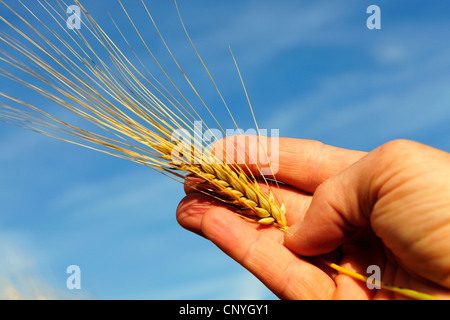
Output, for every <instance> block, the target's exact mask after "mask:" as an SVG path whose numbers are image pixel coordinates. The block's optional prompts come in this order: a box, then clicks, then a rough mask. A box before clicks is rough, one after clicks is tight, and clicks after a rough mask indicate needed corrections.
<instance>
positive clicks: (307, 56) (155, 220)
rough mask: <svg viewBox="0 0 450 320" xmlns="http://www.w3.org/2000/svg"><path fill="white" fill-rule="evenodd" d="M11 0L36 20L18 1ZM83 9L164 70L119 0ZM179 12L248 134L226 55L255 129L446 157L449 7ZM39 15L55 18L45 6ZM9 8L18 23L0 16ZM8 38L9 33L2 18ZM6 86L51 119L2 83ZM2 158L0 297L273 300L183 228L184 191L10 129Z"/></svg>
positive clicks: (189, 66) (164, 13) (0, 86)
mask: <svg viewBox="0 0 450 320" xmlns="http://www.w3.org/2000/svg"><path fill="white" fill-rule="evenodd" d="M50 2H51V3H53V2H52V1H50ZM124 2H125V4H126V8H127V10H129V12H130V14H131V15H132V16H133V18H134V20H135V21H136V22H138V25H139V28H142V29H141V30H145V36H146V37H147V38H146V39H147V40H148V43H149V44H150V46H151V48H152V50H154V52H155V54H156V55H157V56H158V58H159V59H160V60H161V62H162V63H163V65H164V67H165V68H166V69H167V70H168V71H169V72H170V74H173V75H174V79H176V81H177V84H179V85H180V88H181V89H182V90H183V92H186V94H187V96H188V97H189V100H190V101H193V104H194V105H196V106H199V108H201V105H200V104H199V102H198V100H197V99H196V98H195V96H194V95H193V94H192V92H190V91H189V88H188V87H187V86H186V85H185V84H183V81H182V77H181V76H180V75H179V72H177V69H176V68H175V67H174V66H173V63H171V61H170V57H168V56H167V52H165V49H164V48H163V46H162V44H161V42H160V40H159V38H157V35H156V34H155V32H154V30H153V29H152V26H151V23H150V21H149V20H148V18H146V16H145V12H143V10H142V7H141V4H140V1H135V0H131V1H124ZM8 3H12V4H13V6H14V8H17V9H18V10H19V11H20V12H22V13H23V14H24V15H26V12H25V10H24V9H23V8H21V6H20V5H19V4H17V3H16V2H15V1H14V2H13V1H8ZM371 4H376V5H378V6H379V7H380V8H381V29H380V30H369V29H368V28H367V27H366V19H367V18H368V17H369V15H368V14H367V13H366V8H367V7H368V6H369V5H371ZM84 5H85V7H86V8H87V9H88V10H89V12H90V14H91V15H92V16H93V17H94V18H95V19H96V20H97V22H99V23H100V24H101V25H102V26H104V27H105V30H107V32H108V33H110V35H111V37H113V38H114V39H118V40H117V41H118V42H119V43H120V35H118V34H117V32H116V31H115V29H114V27H113V25H112V23H111V21H110V19H109V16H108V14H107V13H108V12H110V13H111V15H112V16H113V17H114V19H115V20H116V21H117V22H118V24H119V25H120V27H121V28H122V30H123V31H124V32H125V33H126V34H127V37H128V38H129V39H130V42H131V43H132V44H133V43H134V44H135V46H134V45H133V48H134V50H135V51H136V52H137V53H138V54H139V55H140V57H141V58H142V61H144V63H145V64H146V65H148V67H149V68H151V70H154V69H155V65H154V63H153V61H152V59H151V57H149V55H148V54H147V53H146V51H145V48H143V47H142V45H139V41H138V39H137V37H136V34H135V33H134V32H133V29H132V28H131V27H130V25H129V23H128V21H127V20H126V17H125V16H124V14H123V12H122V11H121V9H120V6H119V5H118V4H117V3H116V2H115V1H106V0H95V1H89V3H85V4H84ZM179 7H180V10H181V13H182V16H183V19H184V22H185V24H186V26H187V28H188V30H189V32H190V35H191V37H192V39H193V41H194V42H195V44H196V46H197V49H198V50H199V52H200V54H201V55H202V58H203V59H204V61H205V63H206V64H207V66H208V68H209V69H210V71H211V73H212V75H213V77H214V79H215V80H216V82H217V84H218V85H219V87H220V89H221V92H222V94H223V95H224V97H225V99H226V101H227V103H228V105H229V106H230V108H231V110H232V112H233V114H234V116H235V117H236V120H237V122H238V124H239V125H240V127H242V128H244V129H246V128H253V127H254V125H253V123H252V119H251V114H250V112H249V110H248V107H247V104H246V98H245V95H244V92H243V90H242V86H241V84H240V81H239V77H238V75H237V72H236V69H235V67H234V64H233V60H232V58H231V55H230V53H229V50H228V46H231V48H232V49H233V53H234V54H235V56H236V59H237V61H238V63H239V67H240V70H241V72H242V74H243V77H244V81H245V84H246V87H247V90H248V93H249V95H250V99H251V101H252V105H253V107H254V110H255V113H256V117H257V120H258V123H259V126H260V127H261V128H267V129H279V130H280V136H288V137H296V138H303V139H314V140H320V141H322V142H324V143H327V144H331V145H336V146H339V147H343V148H350V149H359V150H365V151H369V150H371V149H373V148H375V147H377V146H379V145H380V144H383V143H385V142H387V141H389V140H392V139H398V138H406V139H412V140H416V141H419V142H422V143H425V144H429V145H432V146H434V147H437V148H441V149H443V150H446V151H450V130H449V124H450V90H449V88H450V72H449V71H450V41H449V39H450V37H449V36H450V20H449V18H448V12H449V11H450V4H449V3H448V2H447V1H395V2H393V1H356V0H355V1H347V0H345V1H331V0H329V1H300V0H296V1H265V0H259V1H247V0H240V1H182V0H180V1H179ZM30 8H33V10H36V12H37V13H39V14H40V15H42V16H45V13H44V12H42V10H41V9H40V8H39V7H38V6H37V5H32V6H30ZM149 8H150V10H151V13H152V15H153V17H154V18H155V20H156V22H157V24H158V26H159V28H160V30H161V32H162V33H163V34H164V36H165V38H166V40H167V43H168V45H169V47H170V48H171V50H172V52H173V53H174V54H175V56H176V57H177V59H179V61H180V63H181V65H182V67H183V69H184V71H185V72H186V74H187V75H188V76H189V78H190V79H191V80H192V81H193V83H194V85H195V86H196V87H197V88H198V90H199V93H200V94H201V96H202V98H204V99H205V101H206V103H207V104H208V105H209V106H211V107H212V109H213V111H214V113H215V114H217V115H218V117H219V119H220V122H221V124H223V126H224V127H225V128H232V127H233V126H232V122H231V120H230V119H229V118H228V117H227V115H226V112H225V111H224V108H223V107H222V105H221V103H220V98H219V97H218V95H217V93H216V92H215V90H214V87H213V86H212V84H211V83H210V81H209V79H208V76H207V75H206V74H205V72H204V70H203V69H202V67H201V65H200V63H199V62H198V60H197V59H196V56H195V53H194V52H193V51H192V48H191V47H190V45H189V43H188V41H187V39H186V37H185V35H184V33H183V30H182V29H181V26H180V23H179V21H178V18H177V13H176V9H175V6H174V4H173V3H172V2H171V1H157V0H155V1H151V2H150V3H149ZM0 14H1V15H2V16H4V17H5V18H6V19H10V20H11V21H16V20H14V17H13V16H12V15H11V14H10V13H8V12H7V11H6V9H5V8H4V7H1V9H0ZM0 30H1V31H2V32H10V30H9V29H8V27H7V26H5V25H4V24H3V23H2V24H0ZM122 45H124V44H123V43H122ZM124 47H125V45H124ZM128 54H131V53H129V52H128ZM2 67H4V65H2ZM155 74H157V75H158V74H159V73H158V71H155ZM159 76H161V74H159ZM0 91H2V92H8V93H9V94H12V95H16V96H18V97H20V98H22V99H33V101H32V102H33V103H35V104H36V105H39V106H41V107H43V108H44V107H46V106H48V108H50V109H51V110H53V109H55V106H52V105H51V104H49V103H48V102H46V101H45V100H44V99H43V98H41V97H38V96H35V95H33V94H31V93H25V91H24V90H23V89H21V88H19V87H17V86H13V85H11V82H9V81H6V80H5V79H3V78H0ZM2 101H4V100H2ZM211 126H212V127H214V123H211ZM0 150H1V152H0V204H1V205H0V208H1V209H0V285H1V284H3V286H2V287H3V288H5V285H4V283H15V284H16V287H18V288H19V289H20V290H23V294H24V295H25V296H27V295H28V296H30V297H33V296H35V295H36V292H40V293H41V294H43V295H47V296H50V297H55V298H60V297H63V298H67V297H68V298H85V297H89V298H99V299H246V298H255V299H259V298H262V299H264V298H269V299H271V298H274V296H273V295H272V294H271V293H270V292H269V291H268V290H267V289H266V288H265V287H264V286H263V285H262V284H260V283H259V281H258V280H257V279H256V278H254V277H253V276H252V275H251V274H249V273H248V272H247V271H246V270H244V269H243V268H242V267H240V266H239V265H238V264H237V263H235V262H234V261H232V260H231V259H230V258H228V257H227V256H225V255H224V254H223V253H222V252H221V251H220V250H218V249H217V248H215V247H214V246H213V245H212V244H211V243H209V242H208V241H207V240H205V239H203V238H200V237H198V236H196V235H194V234H191V233H189V232H188V231H185V230H184V229H182V228H181V227H179V225H178V224H177V222H176V220H175V210H176V207H177V204H178V202H179V201H180V200H181V199H182V197H183V189H182V186H181V185H179V184H178V183H176V182H174V181H171V180H170V179H167V178H166V177H165V176H162V175H160V174H158V173H156V172H153V171H152V170H150V169H148V168H146V167H144V166H140V165H137V164H134V163H131V162H127V161H125V160H122V159H118V158H114V157H109V156H107V155H104V154H102V153H98V152H94V151H91V150H88V149H84V148H81V147H77V146H73V145H69V144H66V143H64V142H60V141H57V140H54V139H50V138H48V137H45V136H42V135H39V134H36V133H33V132H29V131H26V130H24V129H21V128H17V127H14V126H11V125H7V124H3V123H1V124H0ZM72 264H76V265H79V266H80V268H81V285H82V289H81V290H78V291H76V290H72V291H71V290H68V289H67V288H66V279H67V277H68V274H66V268H67V267H68V266H69V265H72ZM0 293H1V291H0Z"/></svg>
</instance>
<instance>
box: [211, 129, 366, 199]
mask: <svg viewBox="0 0 450 320" xmlns="http://www.w3.org/2000/svg"><path fill="white" fill-rule="evenodd" d="M212 150H213V152H214V153H215V155H216V157H217V158H219V159H222V160H226V162H227V163H235V162H236V163H237V164H238V165H240V166H241V167H242V168H243V169H244V170H247V171H250V172H252V173H253V174H254V175H255V176H257V175H260V172H261V170H262V171H263V173H264V175H266V176H268V177H270V176H272V175H275V177H276V179H277V180H278V181H282V182H284V183H287V184H289V185H291V186H293V187H296V188H298V189H300V190H303V191H306V192H309V193H313V192H314V190H315V189H316V188H317V186H318V185H319V184H321V183H322V182H323V181H325V180H326V179H328V178H329V177H331V176H333V175H335V174H337V173H339V172H341V171H342V170H344V169H345V168H347V167H348V166H350V165H351V164H353V163H355V162H356V161H357V160H359V159H360V158H361V157H362V156H364V155H365V152H361V151H355V150H346V149H341V148H337V147H333V146H329V145H325V144H322V143H320V142H318V141H313V140H302V139H292V138H266V137H257V136H232V137H227V138H225V139H223V140H220V141H218V142H217V143H216V144H214V146H213V149H212ZM268 159H269V160H270V162H269V161H268Z"/></svg>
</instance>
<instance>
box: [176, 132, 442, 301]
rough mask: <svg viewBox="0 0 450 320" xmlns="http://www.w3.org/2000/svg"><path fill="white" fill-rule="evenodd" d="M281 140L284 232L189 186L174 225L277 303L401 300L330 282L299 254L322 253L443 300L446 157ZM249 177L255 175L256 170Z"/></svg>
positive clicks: (415, 148) (423, 149)
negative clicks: (231, 262)
mask: <svg viewBox="0 0 450 320" xmlns="http://www.w3.org/2000/svg"><path fill="white" fill-rule="evenodd" d="M279 142H280V143H279V147H280V148H279V163H278V165H279V169H278V172H277V174H276V178H277V179H278V180H279V181H282V182H284V183H285V184H287V185H282V186H280V189H281V191H282V197H283V200H284V202H285V204H286V208H287V219H288V224H289V225H290V226H291V227H290V228H289V229H288V231H287V232H286V233H285V234H283V232H282V231H280V230H277V229H275V228H271V227H262V226H260V225H258V224H255V223H251V222H248V221H245V220H243V219H241V218H240V217H238V216H236V215H235V214H234V213H233V212H232V211H230V210H229V209H227V207H226V206H224V205H223V204H222V203H220V202H218V201H216V200H214V199H211V198H209V197H207V196H204V195H202V194H199V193H195V192H193V189H191V188H189V184H186V191H187V193H188V195H187V196H186V197H185V198H184V199H183V200H182V201H181V203H180V205H179V207H178V210H177V219H178V221H179V223H180V224H181V225H182V226H183V227H184V228H186V229H188V230H191V231H193V232H196V233H198V234H200V235H202V236H204V237H206V238H208V239H209V240H211V241H212V242H213V243H215V244H216V245H217V246H218V247H219V248H221V249H222V250H223V251H224V252H225V253H226V254H228V255H229V256H230V257H232V258H233V259H235V260H236V261H237V262H239V263H240V264H242V265H243V266H244V267H245V268H247V269H248V270H249V271H250V272H252V273H253V274H254V275H255V276H257V277H258V278H259V279H260V280H261V281H262V282H263V283H264V284H265V285H266V286H267V287H268V288H269V289H270V290H272V291H273V292H274V293H275V294H276V295H277V296H279V297H280V298H284V299H308V298H309V299H330V298H335V299H371V298H403V297H402V296H401V295H398V294H393V293H391V292H388V291H385V290H369V289H368V288H367V286H366V285H365V283H362V282H359V281H356V280H354V279H352V278H350V277H348V276H346V275H342V274H339V275H338V276H336V277H333V274H332V273H330V270H329V269H328V268H327V267H324V266H323V265H321V264H320V263H316V261H315V262H314V264H313V263H311V261H313V260H311V259H310V258H307V259H305V258H302V257H300V256H299V255H302V256H317V255H323V254H327V259H328V260H334V262H336V263H338V264H340V265H341V266H343V267H345V268H347V269H350V270H353V271H356V272H359V273H361V274H365V273H366V268H367V266H369V265H377V266H379V267H380V269H381V271H382V279H381V280H382V281H384V282H388V283H391V284H394V285H397V286H402V287H407V288H411V289H414V290H417V291H421V292H425V293H429V294H432V295H436V296H440V297H444V298H445V297H447V298H449V297H450V290H449V288H450V245H449V244H450V241H449V240H450V182H449V178H448V177H450V155H449V154H448V153H445V152H443V151H439V150H436V149H433V148H430V147H427V146H424V145H420V144H417V143H413V142H409V141H393V142H389V143H387V144H385V145H383V146H381V147H379V148H377V149H375V150H374V151H372V152H370V153H364V152H359V151H352V150H345V149H340V148H336V147H331V146H326V145H323V144H321V143H319V142H315V141H307V140H297V139H285V138H283V139H280V141H279ZM227 143H228V142H227ZM216 149H217V148H216ZM241 149H242V148H241ZM245 151H246V152H248V153H250V154H251V153H252V152H254V151H252V150H250V151H249V150H245ZM250 170H251V171H252V172H253V173H254V174H255V175H256V174H258V170H257V168H256V166H250ZM274 195H275V196H276V197H277V192H275V193H274ZM297 254H299V255H297ZM333 278H334V279H333Z"/></svg>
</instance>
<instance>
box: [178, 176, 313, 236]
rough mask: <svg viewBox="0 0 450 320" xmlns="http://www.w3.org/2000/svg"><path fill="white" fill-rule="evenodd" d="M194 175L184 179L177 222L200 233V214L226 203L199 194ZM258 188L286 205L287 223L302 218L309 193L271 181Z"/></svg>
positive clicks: (309, 196)
mask: <svg viewBox="0 0 450 320" xmlns="http://www.w3.org/2000/svg"><path fill="white" fill-rule="evenodd" d="M202 181H203V180H199V179H198V178H196V177H187V178H186V181H185V184H184V186H185V192H186V194H187V196H186V197H185V198H184V199H183V200H182V201H181V202H180V204H179V205H178V208H177V219H178V222H179V223H180V224H181V225H182V226H183V227H184V228H186V229H188V230H190V231H193V232H195V233H197V234H200V233H201V231H200V227H201V226H200V222H199V221H200V220H201V217H200V216H201V214H202V213H203V212H204V211H205V210H206V209H208V208H212V207H218V206H219V207H226V205H225V204H224V203H223V202H221V201H219V200H217V199H214V198H212V197H208V196H206V195H204V194H201V193H200V192H199V190H198V188H197V187H196V185H197V183H198V182H202ZM259 185H260V188H261V190H262V191H263V192H264V193H266V194H267V193H268V190H269V188H270V189H271V190H272V193H273V196H274V198H275V201H276V202H277V203H281V200H282V201H283V202H284V204H285V206H286V219H287V222H288V225H293V224H295V223H297V222H298V221H300V220H302V219H303V217H304V215H305V213H306V210H307V209H308V207H309V205H310V203H311V195H309V194H306V193H304V192H302V191H299V190H297V189H295V188H291V187H289V186H286V185H279V186H274V185H273V183H268V185H267V184H266V183H263V182H261V183H260V184H259Z"/></svg>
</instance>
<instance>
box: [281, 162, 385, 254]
mask: <svg viewBox="0 0 450 320" xmlns="http://www.w3.org/2000/svg"><path fill="white" fill-rule="evenodd" d="M371 162H372V159H371V157H370V156H369V157H365V158H362V159H361V160H360V161H359V162H357V163H356V164H354V165H353V166H351V167H349V168H347V169H346V170H344V171H343V172H341V173H339V174H337V175H335V176H333V177H331V178H329V179H328V180H326V181H325V182H323V183H322V184H321V185H320V186H319V187H318V188H317V189H316V191H315V193H314V196H313V199H312V201H311V205H310V207H309V208H308V210H307V212H306V214H305V217H304V219H303V220H302V221H301V222H299V223H297V224H296V225H293V226H291V227H290V228H289V229H288V230H287V232H286V237H285V240H286V242H285V244H286V246H287V247H288V248H290V249H291V250H293V251H295V252H296V253H298V254H300V255H304V256H315V255H320V254H323V253H326V252H330V251H332V250H334V249H336V248H337V247H339V246H340V245H341V244H342V243H343V242H344V241H345V240H347V239H348V238H349V237H351V236H352V235H353V234H354V233H355V232H356V231H357V230H359V229H360V228H362V227H365V226H367V225H368V224H369V222H370V214H371V208H372V206H373V204H374V202H373V200H374V199H375V196H376V190H375V189H373V188H372V187H371V181H372V175H373V174H374V170H366V168H367V167H370V166H371V164H370V163H371Z"/></svg>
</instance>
